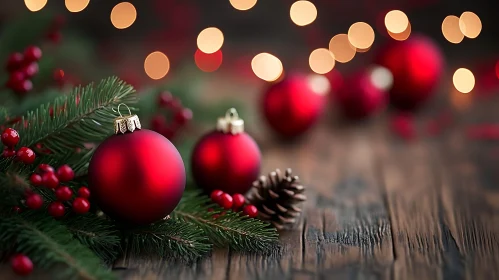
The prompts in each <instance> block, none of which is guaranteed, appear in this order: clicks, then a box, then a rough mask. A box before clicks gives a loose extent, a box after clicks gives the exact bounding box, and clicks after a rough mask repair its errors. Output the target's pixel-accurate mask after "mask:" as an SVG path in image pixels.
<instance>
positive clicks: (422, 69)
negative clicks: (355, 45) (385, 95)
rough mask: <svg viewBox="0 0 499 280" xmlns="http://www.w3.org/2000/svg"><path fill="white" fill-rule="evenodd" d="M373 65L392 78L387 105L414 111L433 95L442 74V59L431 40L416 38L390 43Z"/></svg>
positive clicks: (419, 36)
mask: <svg viewBox="0 0 499 280" xmlns="http://www.w3.org/2000/svg"><path fill="white" fill-rule="evenodd" d="M376 64H378V65H381V66H383V67H386V68H387V69H388V70H390V72H392V75H393V87H392V89H391V90H390V104H391V105H392V106H393V107H395V108H397V109H401V110H414V109H417V108H419V107H421V105H423V104H424V103H425V102H426V101H428V99H430V98H431V97H432V96H433V94H434V89H435V87H436V86H437V85H438V83H439V81H440V77H441V76H442V72H443V64H444V57H443V54H442V52H441V50H440V49H439V47H438V46H437V45H436V43H434V42H433V41H432V40H431V39H430V38H428V37H425V36H422V35H415V36H411V38H409V39H408V40H406V41H392V42H390V43H389V44H388V45H387V46H386V47H385V48H383V49H382V50H381V52H380V53H379V54H378V56H377V58H376Z"/></svg>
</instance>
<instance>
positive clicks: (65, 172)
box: [57, 164, 75, 182]
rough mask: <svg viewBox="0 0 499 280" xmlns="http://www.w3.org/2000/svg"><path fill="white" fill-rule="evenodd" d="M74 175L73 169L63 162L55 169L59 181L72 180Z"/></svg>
mask: <svg viewBox="0 0 499 280" xmlns="http://www.w3.org/2000/svg"><path fill="white" fill-rule="evenodd" d="M74 177H75V173H74V171H73V169H72V168H71V167H70V166H69V165H67V164H65V165H63V166H61V167H59V168H58V169H57V178H59V181H61V182H68V181H71V180H73V178H74Z"/></svg>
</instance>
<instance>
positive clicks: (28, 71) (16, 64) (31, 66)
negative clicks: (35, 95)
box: [5, 46, 42, 95]
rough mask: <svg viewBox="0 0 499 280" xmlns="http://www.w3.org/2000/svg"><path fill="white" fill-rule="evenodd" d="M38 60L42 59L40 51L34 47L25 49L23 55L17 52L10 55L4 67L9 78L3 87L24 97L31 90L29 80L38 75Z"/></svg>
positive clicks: (31, 84) (31, 86)
mask: <svg viewBox="0 0 499 280" xmlns="http://www.w3.org/2000/svg"><path fill="white" fill-rule="evenodd" d="M40 58H42V51H41V50H40V48H39V47H36V46H29V47H27V48H26V49H25V50H24V54H22V53H19V52H15V53H13V54H11V55H10V56H9V58H8V60H7V66H6V68H7V71H9V74H10V76H9V80H8V81H7V84H6V85H5V86H6V87H8V88H10V89H12V90H13V91H14V92H15V93H17V94H19V95H24V94H26V93H27V92H28V91H30V90H32V89H33V83H32V82H31V78H33V77H34V76H35V75H36V74H37V73H38V60H40Z"/></svg>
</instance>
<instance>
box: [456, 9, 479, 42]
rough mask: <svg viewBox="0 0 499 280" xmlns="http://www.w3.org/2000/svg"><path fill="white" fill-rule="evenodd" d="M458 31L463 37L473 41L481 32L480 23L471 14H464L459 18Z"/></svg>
mask: <svg viewBox="0 0 499 280" xmlns="http://www.w3.org/2000/svg"><path fill="white" fill-rule="evenodd" d="M459 29H460V30H461V32H462V33H463V34H464V36H466V37H468V38H470V39H474V38H476V37H478V35H479V34H480V32H481V31H482V21H481V20H480V18H479V17H478V16H477V15H476V14H475V13H473V12H464V13H462V14H461V17H459Z"/></svg>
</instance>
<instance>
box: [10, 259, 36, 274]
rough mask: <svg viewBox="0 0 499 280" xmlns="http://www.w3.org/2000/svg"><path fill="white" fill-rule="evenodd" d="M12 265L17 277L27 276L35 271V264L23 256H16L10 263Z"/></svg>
mask: <svg viewBox="0 0 499 280" xmlns="http://www.w3.org/2000/svg"><path fill="white" fill-rule="evenodd" d="M10 265H11V266H12V270H13V271H14V272H15V273H16V274H17V275H21V276H26V275H29V274H30V273H31V272H32V271H33V262H32V261H31V260H30V258H28V257H27V256H26V255H23V254H16V255H14V256H13V257H12V260H11V261H10Z"/></svg>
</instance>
